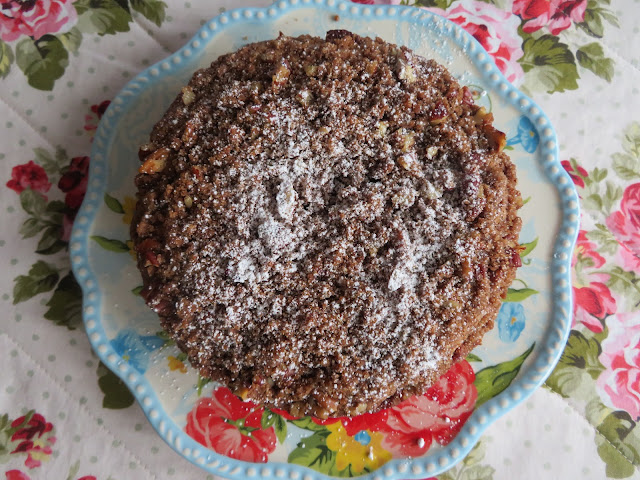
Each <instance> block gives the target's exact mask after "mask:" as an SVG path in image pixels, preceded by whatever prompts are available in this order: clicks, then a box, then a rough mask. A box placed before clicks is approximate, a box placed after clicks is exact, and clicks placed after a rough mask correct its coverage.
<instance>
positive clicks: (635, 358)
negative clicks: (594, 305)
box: [596, 313, 640, 421]
mask: <svg viewBox="0 0 640 480" xmlns="http://www.w3.org/2000/svg"><path fill="white" fill-rule="evenodd" d="M607 328H608V329H609V335H608V336H607V338H606V339H605V340H604V341H603V342H602V353H601V354H600V357H599V359H600V361H601V362H602V365H604V367H605V371H604V372H602V374H601V375H600V376H599V377H598V380H597V381H596V386H597V390H598V393H599V394H600V398H602V400H603V401H604V403H605V405H607V406H610V407H613V408H614V409H616V410H624V411H626V412H628V413H629V415H631V418H633V420H634V421H638V419H640V325H639V324H638V315H637V313H619V314H617V315H613V316H611V317H609V318H608V319H607Z"/></svg>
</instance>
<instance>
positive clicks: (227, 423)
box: [185, 387, 276, 463]
mask: <svg viewBox="0 0 640 480" xmlns="http://www.w3.org/2000/svg"><path fill="white" fill-rule="evenodd" d="M263 411H264V409H263V408H261V407H258V406H256V405H255V404H254V403H252V402H243V401H242V400H240V399H239V398H238V397H236V396H235V395H234V394H233V393H231V390H229V389H228V388H226V387H219V388H218V389H216V390H215V392H214V393H213V396H212V397H210V398H201V399H200V400H199V401H198V403H197V404H196V405H195V407H194V408H193V410H191V412H190V413H189V414H188V415H187V425H186V427H185V432H186V433H187V435H189V436H190V437H191V438H193V439H195V440H197V441H198V442H200V443H201V444H202V445H204V446H206V447H207V448H211V449H212V450H215V451H216V452H218V453H221V454H223V455H226V456H227V457H230V458H235V459H237V460H245V461H248V462H262V463H264V462H266V461H267V460H268V457H269V454H270V453H271V452H273V450H274V449H275V448H276V434H275V431H274V429H273V427H269V428H265V429H263V428H262V427H261V424H260V421H261V419H262V413H263Z"/></svg>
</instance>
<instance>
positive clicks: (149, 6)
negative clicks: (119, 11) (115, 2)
mask: <svg viewBox="0 0 640 480" xmlns="http://www.w3.org/2000/svg"><path fill="white" fill-rule="evenodd" d="M131 8H133V9H134V10H135V11H136V12H140V13H141V14H142V15H144V16H145V17H146V18H147V19H149V20H150V21H152V22H153V23H155V24H156V25H157V26H160V25H161V24H162V22H164V17H165V10H166V9H167V4H166V3H164V2H161V1H160V0H131Z"/></svg>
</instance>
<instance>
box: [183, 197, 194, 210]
mask: <svg viewBox="0 0 640 480" xmlns="http://www.w3.org/2000/svg"><path fill="white" fill-rule="evenodd" d="M184 205H185V207H187V208H191V206H192V205H193V198H191V197H190V196H189V195H187V196H186V197H184Z"/></svg>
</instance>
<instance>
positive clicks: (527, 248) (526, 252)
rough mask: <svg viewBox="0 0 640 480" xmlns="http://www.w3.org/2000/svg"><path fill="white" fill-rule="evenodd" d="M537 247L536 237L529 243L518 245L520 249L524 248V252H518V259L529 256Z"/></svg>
mask: <svg viewBox="0 0 640 480" xmlns="http://www.w3.org/2000/svg"><path fill="white" fill-rule="evenodd" d="M537 245H538V237H536V238H535V239H534V240H533V241H531V242H528V243H522V244H520V246H521V247H524V250H522V251H521V252H520V257H521V258H524V257H526V256H527V255H529V254H530V253H531V252H533V249H534V248H536V246H537Z"/></svg>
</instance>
